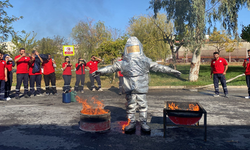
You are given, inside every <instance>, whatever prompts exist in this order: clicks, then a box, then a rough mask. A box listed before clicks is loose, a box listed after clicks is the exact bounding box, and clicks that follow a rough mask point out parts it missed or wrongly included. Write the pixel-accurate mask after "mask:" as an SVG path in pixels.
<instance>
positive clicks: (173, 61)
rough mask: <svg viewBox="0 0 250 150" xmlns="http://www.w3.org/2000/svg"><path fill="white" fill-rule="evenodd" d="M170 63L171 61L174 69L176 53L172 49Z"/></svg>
mask: <svg viewBox="0 0 250 150" xmlns="http://www.w3.org/2000/svg"><path fill="white" fill-rule="evenodd" d="M172 63H173V67H174V69H175V70H176V55H175V53H174V52H173V51H172Z"/></svg>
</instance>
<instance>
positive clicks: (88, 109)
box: [76, 96, 108, 115]
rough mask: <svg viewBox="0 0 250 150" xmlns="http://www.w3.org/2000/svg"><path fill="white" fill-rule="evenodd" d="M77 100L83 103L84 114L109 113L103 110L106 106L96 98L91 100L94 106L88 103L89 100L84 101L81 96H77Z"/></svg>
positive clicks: (82, 111)
mask: <svg viewBox="0 0 250 150" xmlns="http://www.w3.org/2000/svg"><path fill="white" fill-rule="evenodd" d="M76 100H77V101H78V102H79V103H82V110H81V113H82V114H87V115H100V114H106V113H108V111H107V110H104V109H103V106H104V104H103V103H102V102H101V101H99V100H97V99H96V98H95V97H92V98H91V100H90V101H91V102H92V103H93V105H91V104H89V103H88V102H87V99H85V100H83V99H81V98H80V97H79V96H76Z"/></svg>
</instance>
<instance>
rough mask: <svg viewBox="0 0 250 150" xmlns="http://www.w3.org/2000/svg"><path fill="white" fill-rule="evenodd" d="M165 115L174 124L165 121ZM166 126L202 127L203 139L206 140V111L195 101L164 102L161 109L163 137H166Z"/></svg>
mask: <svg viewBox="0 0 250 150" xmlns="http://www.w3.org/2000/svg"><path fill="white" fill-rule="evenodd" d="M202 115H204V116H203V117H204V125H203V126H201V125H200V124H199V121H200V119H201V118H202ZM167 116H168V118H169V120H170V121H171V122H173V123H174V124H171V125H170V124H168V123H167ZM167 126H181V127H193V128H204V140H205V141H206V140H207V112H206V110H205V109H204V108H203V107H202V106H201V105H200V104H199V103H197V102H173V101H167V102H165V107H164V109H163V128H164V137H166V128H167Z"/></svg>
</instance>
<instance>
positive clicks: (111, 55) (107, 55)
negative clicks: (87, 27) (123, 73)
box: [94, 35, 128, 82]
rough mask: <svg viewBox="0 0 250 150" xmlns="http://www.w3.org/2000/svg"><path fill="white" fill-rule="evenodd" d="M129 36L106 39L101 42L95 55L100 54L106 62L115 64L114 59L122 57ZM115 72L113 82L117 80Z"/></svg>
mask: <svg viewBox="0 0 250 150" xmlns="http://www.w3.org/2000/svg"><path fill="white" fill-rule="evenodd" d="M127 39H128V37H127V36H126V35H125V36H122V37H120V38H118V39H116V40H108V41H104V42H102V43H101V44H100V46H99V47H98V48H97V49H96V51H95V53H94V54H95V55H97V56H100V57H101V58H102V59H103V60H104V62H105V63H108V64H109V63H111V64H113V63H114V61H115V60H116V59H117V58H118V57H121V55H122V53H123V52H124V47H125V44H126V42H127ZM115 74H116V73H114V74H113V78H112V82H114V81H115Z"/></svg>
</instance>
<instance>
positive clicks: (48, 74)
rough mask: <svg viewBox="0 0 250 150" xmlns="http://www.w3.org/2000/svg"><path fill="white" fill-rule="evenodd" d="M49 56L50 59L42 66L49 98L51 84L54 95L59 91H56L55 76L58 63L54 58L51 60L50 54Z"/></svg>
mask: <svg viewBox="0 0 250 150" xmlns="http://www.w3.org/2000/svg"><path fill="white" fill-rule="evenodd" d="M47 55H48V59H47V60H44V61H43V63H42V66H43V76H44V82H45V88H46V95H47V96H48V95H49V94H50V89H49V83H50V82H51V88H52V94H53V95H56V94H57V90H56V74H55V68H56V62H55V60H54V59H53V58H51V55H50V54H47Z"/></svg>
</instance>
